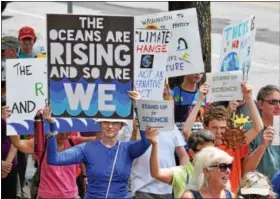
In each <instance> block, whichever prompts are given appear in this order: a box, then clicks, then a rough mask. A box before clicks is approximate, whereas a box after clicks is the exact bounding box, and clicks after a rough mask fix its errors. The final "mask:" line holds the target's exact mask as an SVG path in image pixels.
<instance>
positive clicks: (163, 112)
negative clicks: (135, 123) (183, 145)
mask: <svg viewBox="0 0 280 199" xmlns="http://www.w3.org/2000/svg"><path fill="white" fill-rule="evenodd" d="M137 112H138V120H139V125H140V130H145V129H146V127H147V126H150V127H153V128H157V129H163V130H173V129H174V103H173V101H160V100H155V101H152V100H139V101H138V103H137Z"/></svg>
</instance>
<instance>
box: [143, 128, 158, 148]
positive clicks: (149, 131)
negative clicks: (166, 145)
mask: <svg viewBox="0 0 280 199" xmlns="http://www.w3.org/2000/svg"><path fill="white" fill-rule="evenodd" d="M158 134H159V131H158V129H155V128H151V127H147V128H146V138H147V140H149V142H150V143H151V144H157V143H158V139H157V137H158Z"/></svg>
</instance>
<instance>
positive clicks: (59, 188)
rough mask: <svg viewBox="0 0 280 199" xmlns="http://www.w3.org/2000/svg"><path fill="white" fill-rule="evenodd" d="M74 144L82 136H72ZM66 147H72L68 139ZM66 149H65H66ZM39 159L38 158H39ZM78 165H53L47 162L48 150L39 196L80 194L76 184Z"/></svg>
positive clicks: (54, 196)
mask: <svg viewBox="0 0 280 199" xmlns="http://www.w3.org/2000/svg"><path fill="white" fill-rule="evenodd" d="M71 139H72V140H73V143H74V144H79V143H81V139H82V138H81V137H73V138H71ZM65 142H66V143H65V149H69V148H71V145H70V143H69V141H68V140H66V141H65ZM65 149H64V150H65ZM37 159H38V158H37ZM76 169H77V165H70V166H53V165H48V164H47V151H46V153H45V156H44V159H43V162H42V167H41V179H40V186H39V190H38V196H39V197H41V198H74V197H76V196H77V195H78V188H77V184H76Z"/></svg>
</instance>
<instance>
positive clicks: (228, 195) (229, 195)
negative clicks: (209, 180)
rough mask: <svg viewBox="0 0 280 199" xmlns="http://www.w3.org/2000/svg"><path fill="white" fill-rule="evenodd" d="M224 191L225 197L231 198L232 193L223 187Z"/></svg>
mask: <svg viewBox="0 0 280 199" xmlns="http://www.w3.org/2000/svg"><path fill="white" fill-rule="evenodd" d="M225 193H226V199H232V195H231V192H230V191H229V190H227V189H225Z"/></svg>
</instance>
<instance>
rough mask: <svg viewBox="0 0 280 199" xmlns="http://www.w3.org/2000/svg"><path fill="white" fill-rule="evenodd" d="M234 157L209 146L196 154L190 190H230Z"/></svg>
mask: <svg viewBox="0 0 280 199" xmlns="http://www.w3.org/2000/svg"><path fill="white" fill-rule="evenodd" d="M232 161H233V157H231V156H230V155H229V154H228V153H226V152H225V151H223V150H220V149H219V148H216V147H212V146H208V147H205V148H203V149H202V150H201V151H200V152H199V153H197V154H196V156H195V159H194V162H193V163H194V172H193V176H192V178H191V180H190V184H189V188H190V189H192V190H196V191H199V190H201V188H203V187H204V188H206V189H207V188H209V189H212V188H213V187H215V188H216V189H221V190H223V189H228V190H230V182H229V174H230V171H231V169H232Z"/></svg>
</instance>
